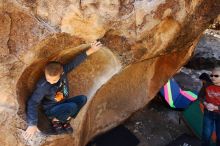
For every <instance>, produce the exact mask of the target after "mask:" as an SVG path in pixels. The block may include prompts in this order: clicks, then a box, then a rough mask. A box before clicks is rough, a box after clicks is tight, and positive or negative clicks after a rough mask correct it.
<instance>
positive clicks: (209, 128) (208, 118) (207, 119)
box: [202, 110, 214, 146]
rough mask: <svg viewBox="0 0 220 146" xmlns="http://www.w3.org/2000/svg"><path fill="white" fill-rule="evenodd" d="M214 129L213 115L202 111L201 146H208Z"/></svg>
mask: <svg viewBox="0 0 220 146" xmlns="http://www.w3.org/2000/svg"><path fill="white" fill-rule="evenodd" d="M213 128H214V119H213V113H212V112H210V111H208V110H204V116H203V129H202V146H209V145H210V139H211V135H212V132H213Z"/></svg>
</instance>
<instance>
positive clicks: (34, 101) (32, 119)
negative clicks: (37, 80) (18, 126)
mask: <svg viewBox="0 0 220 146" xmlns="http://www.w3.org/2000/svg"><path fill="white" fill-rule="evenodd" d="M44 95H45V87H43V86H41V85H37V88H36V90H35V91H34V92H33V94H32V96H31V97H30V98H29V100H28V103H27V123H28V126H33V125H35V126H36V125H37V122H38V105H39V104H40V102H41V101H42V99H43V97H44Z"/></svg>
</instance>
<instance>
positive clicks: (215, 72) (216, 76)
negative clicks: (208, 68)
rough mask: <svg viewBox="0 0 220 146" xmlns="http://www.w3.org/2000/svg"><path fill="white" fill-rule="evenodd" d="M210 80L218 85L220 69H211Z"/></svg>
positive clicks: (219, 83)
mask: <svg viewBox="0 0 220 146" xmlns="http://www.w3.org/2000/svg"><path fill="white" fill-rule="evenodd" d="M210 77H211V80H212V82H213V83H214V84H215V85H219V86H220V70H213V71H212V74H211V75H210Z"/></svg>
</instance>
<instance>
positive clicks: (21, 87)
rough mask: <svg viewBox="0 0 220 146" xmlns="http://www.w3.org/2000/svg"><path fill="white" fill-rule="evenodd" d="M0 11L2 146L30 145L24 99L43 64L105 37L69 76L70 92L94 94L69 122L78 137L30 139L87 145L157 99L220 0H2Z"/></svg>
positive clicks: (219, 10) (213, 15) (41, 122)
mask: <svg viewBox="0 0 220 146" xmlns="http://www.w3.org/2000/svg"><path fill="white" fill-rule="evenodd" d="M0 9H1V10H0V16H1V17H0V25H1V26H3V27H1V28H0V51H1V56H0V88H1V92H0V97H1V99H0V119H4V120H2V121H0V129H1V131H3V130H4V131H6V132H5V133H4V134H2V135H1V136H0V144H1V145H9V146H10V145H25V142H24V141H23V139H22V137H21V133H22V132H23V129H25V128H26V123H25V108H26V102H27V100H28V97H29V96H30V95H31V93H32V91H33V90H34V88H35V85H36V82H37V80H38V79H39V78H40V77H41V76H42V75H43V68H44V66H45V64H46V63H47V62H48V61H50V60H57V61H61V62H62V63H66V62H68V61H70V59H71V58H73V57H74V56H75V55H76V54H78V53H80V52H81V51H83V50H85V49H87V48H88V47H89V45H88V44H87V43H88V42H91V41H93V40H96V39H100V41H101V42H103V44H104V46H105V47H103V48H102V49H101V50H100V51H99V52H97V53H95V54H93V55H92V56H89V58H88V59H87V60H86V61H85V62H84V63H82V64H81V65H80V66H79V67H77V68H76V69H75V70H74V71H72V72H71V73H70V74H69V76H68V78H69V80H70V92H71V96H74V95H78V94H85V95H87V96H88V97H89V100H88V102H87V104H86V105H85V107H84V108H83V109H82V111H81V112H80V113H79V114H78V116H77V117H76V118H75V119H74V120H73V121H72V123H71V124H72V125H73V127H74V129H75V130H74V133H73V135H69V136H67V135H61V136H48V137H45V136H39V137H36V139H35V142H29V144H31V145H50V146H52V145H60V144H62V145H74V146H83V145H85V144H86V143H87V142H88V141H89V140H90V139H91V138H93V137H94V136H96V135H97V134H100V133H101V132H104V131H106V130H108V129H110V128H112V127H114V126H116V125H118V124H120V123H121V122H123V121H124V120H126V119H127V118H128V117H129V116H130V115H131V114H132V113H133V112H135V111H137V110H138V109H140V108H141V107H143V106H145V105H146V104H147V103H148V102H149V101H150V100H151V99H152V98H153V97H154V95H155V94H156V93H157V91H158V90H159V89H160V87H161V86H162V85H163V84H164V83H165V82H166V81H167V79H168V78H170V77H171V76H172V75H173V74H174V73H175V72H177V70H178V69H179V68H180V67H181V66H183V65H184V64H185V63H186V62H187V61H188V59H189V58H190V57H191V56H192V53H193V51H194V48H195V46H196V44H197V42H198V40H199V38H200V36H201V35H202V32H203V31H204V30H205V29H206V28H207V27H208V26H209V25H210V23H211V22H212V21H213V20H214V19H215V18H216V17H217V15H218V14H219V13H220V1H219V0H209V1H206V0H199V1H196V0H194V1H189V0H179V1H178V0H172V1H168V0H154V1H149V0H143V1H140V0H123V1H122V0H121V1H119V0H113V1H110V0H89V1H88V0H87V1H85V0H81V1H80V0H51V1H45V0H31V1H30V0H17V1H15V0H14V1H13V0H2V1H0ZM39 117H40V118H39V123H38V126H39V128H40V129H41V130H42V131H45V130H47V129H48V122H47V120H46V119H45V117H44V115H43V114H42V112H40V115H39ZM2 123H3V124H2ZM5 123H11V124H10V125H9V126H4V124H5ZM1 131H0V132H1Z"/></svg>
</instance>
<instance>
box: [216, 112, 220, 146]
mask: <svg viewBox="0 0 220 146" xmlns="http://www.w3.org/2000/svg"><path fill="white" fill-rule="evenodd" d="M215 127H216V128H215V130H216V137H217V140H216V146H220V113H216V121H215Z"/></svg>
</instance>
